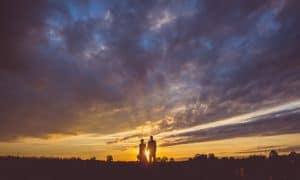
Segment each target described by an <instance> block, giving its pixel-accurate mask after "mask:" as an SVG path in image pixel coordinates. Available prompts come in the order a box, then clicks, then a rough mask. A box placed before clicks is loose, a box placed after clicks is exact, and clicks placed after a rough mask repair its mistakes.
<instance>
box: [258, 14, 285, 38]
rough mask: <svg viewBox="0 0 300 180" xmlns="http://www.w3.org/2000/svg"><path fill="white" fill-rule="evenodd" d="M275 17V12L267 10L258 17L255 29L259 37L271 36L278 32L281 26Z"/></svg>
mask: <svg viewBox="0 0 300 180" xmlns="http://www.w3.org/2000/svg"><path fill="white" fill-rule="evenodd" d="M276 16H277V12H276V11H275V10H269V11H267V12H265V13H264V14H263V15H262V16H260V17H259V19H258V22H257V23H256V27H257V30H258V32H259V34H260V35H262V36H271V35H273V34H274V33H276V32H278V30H279V29H280V27H281V24H280V23H279V22H278V21H277V20H276Z"/></svg>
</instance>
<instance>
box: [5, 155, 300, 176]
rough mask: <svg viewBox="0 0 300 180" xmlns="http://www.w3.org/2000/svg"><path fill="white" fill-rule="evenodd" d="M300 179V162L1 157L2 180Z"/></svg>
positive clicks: (250, 159)
mask: <svg viewBox="0 0 300 180" xmlns="http://www.w3.org/2000/svg"><path fill="white" fill-rule="evenodd" d="M52 179H53V180H56V179H59V180H60V179H62V180H77V179H82V180H94V179H97V180H100V179H104V180H106V179H107V180H110V179H120V180H127V179H128V180H134V179H140V180H148V179H151V180H156V179H165V180H169V179H170V180H177V179H180V180H189V179H197V180H204V179H206V180H223V179H224V180H225V179H226V180H227V179H228V180H237V179H244V180H248V179H249V180H277V179H278V180H279V179H280V180H300V159H299V158H289V157H277V158H273V159H267V158H259V157H257V158H248V159H239V160H237V159H215V158H214V159H207V158H205V159H201V158H199V159H193V160H190V161H185V162H165V163H157V164H154V165H152V166H146V167H145V166H141V165H140V164H138V163H135V162H111V163H106V162H103V161H96V160H79V159H68V160H60V159H47V158H16V157H0V180H52Z"/></svg>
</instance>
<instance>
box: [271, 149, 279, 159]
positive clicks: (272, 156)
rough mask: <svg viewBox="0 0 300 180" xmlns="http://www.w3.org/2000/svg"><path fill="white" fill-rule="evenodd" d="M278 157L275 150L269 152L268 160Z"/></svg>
mask: <svg viewBox="0 0 300 180" xmlns="http://www.w3.org/2000/svg"><path fill="white" fill-rule="evenodd" d="M277 157H278V152H277V151H275V150H272V151H270V153H269V158H277Z"/></svg>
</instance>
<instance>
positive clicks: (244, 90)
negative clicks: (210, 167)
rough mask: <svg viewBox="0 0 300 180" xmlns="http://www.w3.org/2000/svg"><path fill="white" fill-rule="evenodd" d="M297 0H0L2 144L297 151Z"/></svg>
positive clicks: (119, 156)
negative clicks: (151, 144)
mask: <svg viewBox="0 0 300 180" xmlns="http://www.w3.org/2000/svg"><path fill="white" fill-rule="evenodd" d="M299 9H300V2H299V1H298V0H246V1H244V0H226V1H225V0H99V1H97V0H86V1H84V0H82V1H80V0H78V1H75V0H43V1H34V0H26V1H25V0H3V1H1V2H0V14H1V15H0V23H1V30H0V49H1V53H0V82H1V84H0V155H19V156H51V157H53V156H55V157H81V158H84V159H85V158H90V157H93V156H95V157H97V159H105V157H106V155H113V157H114V160H130V161H131V160H136V156H137V147H138V144H139V141H140V139H141V138H145V140H146V141H147V140H148V139H149V136H150V135H153V136H154V138H155V139H156V140H157V143H158V156H168V157H174V158H175V160H176V159H185V158H188V157H192V156H194V155H195V154H196V153H215V154H216V155H217V156H236V157H237V156H248V155H250V154H264V155H266V154H267V153H268V152H269V151H270V150H271V149H275V150H277V151H278V152H279V153H282V154H284V153H288V152H290V151H298V152H299V151H300V140H299V139H300V23H299V22H300V11H299Z"/></svg>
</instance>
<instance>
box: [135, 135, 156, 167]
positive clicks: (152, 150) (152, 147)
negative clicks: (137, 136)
mask: <svg viewBox="0 0 300 180" xmlns="http://www.w3.org/2000/svg"><path fill="white" fill-rule="evenodd" d="M146 151H148V153H149V163H152V162H155V157H156V141H155V140H153V136H150V140H149V141H148V144H147V147H146V144H145V143H144V139H141V144H140V146H139V155H138V159H139V161H140V162H141V163H146V162H147V155H146Z"/></svg>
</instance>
